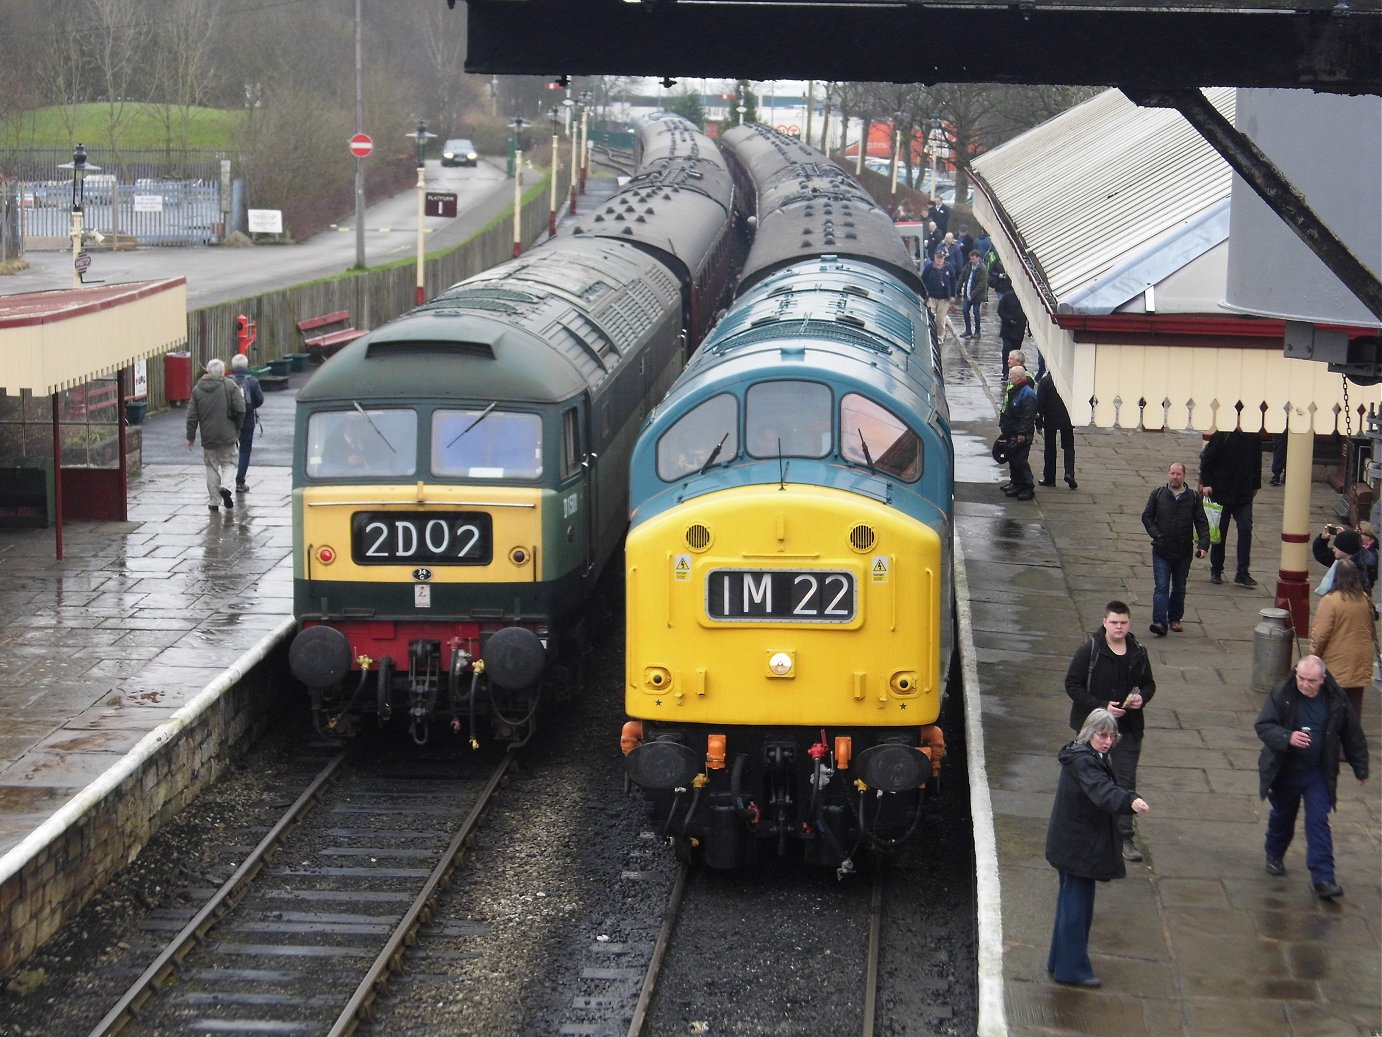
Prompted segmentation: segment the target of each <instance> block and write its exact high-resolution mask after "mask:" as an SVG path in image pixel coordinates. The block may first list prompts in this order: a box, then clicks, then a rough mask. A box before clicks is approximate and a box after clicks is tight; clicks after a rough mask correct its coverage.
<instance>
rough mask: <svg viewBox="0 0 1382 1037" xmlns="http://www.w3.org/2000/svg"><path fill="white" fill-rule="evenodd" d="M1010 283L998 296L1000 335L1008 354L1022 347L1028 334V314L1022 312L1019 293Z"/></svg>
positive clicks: (1005, 353)
mask: <svg viewBox="0 0 1382 1037" xmlns="http://www.w3.org/2000/svg"><path fill="white" fill-rule="evenodd" d="M1005 284H1007V285H1009V286H1008V287H1004V288H1002V289H1000V292H1001V294H1000V295H999V296H998V337H999V338H1000V339H1001V340H1002V342H1003V346H1002V352H1003V355H1004V356H1007V355H1008V354H1009V353H1011V352H1012V351H1013V350H1014V349H1021V348H1022V340H1023V339H1024V338H1025V337H1026V335H1027V315H1026V314H1025V313H1023V312H1022V303H1021V301H1020V300H1019V299H1018V298H1017V293H1016V292H1014V291H1013V290H1012V288H1011V287H1010V282H1005Z"/></svg>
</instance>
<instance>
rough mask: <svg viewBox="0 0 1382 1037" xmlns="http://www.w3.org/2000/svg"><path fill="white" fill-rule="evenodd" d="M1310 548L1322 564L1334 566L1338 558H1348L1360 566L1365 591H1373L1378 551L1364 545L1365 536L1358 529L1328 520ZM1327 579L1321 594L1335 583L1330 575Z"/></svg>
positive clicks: (1359, 570) (1322, 585) (1369, 592)
mask: <svg viewBox="0 0 1382 1037" xmlns="http://www.w3.org/2000/svg"><path fill="white" fill-rule="evenodd" d="M1331 538H1332V541H1331ZM1310 550H1311V551H1312V553H1313V554H1314V555H1315V561H1317V562H1319V563H1320V564H1321V565H1328V566H1333V565H1334V562H1335V561H1336V560H1338V559H1340V558H1347V559H1348V560H1349V561H1350V562H1352V563H1353V564H1354V565H1356V566H1357V567H1358V576H1359V578H1360V579H1361V580H1362V581H1363V592H1364V593H1365V594H1371V593H1372V574H1373V573H1375V572H1377V552H1376V551H1371V550H1369V549H1368V548H1367V547H1365V546H1364V545H1363V538H1362V537H1361V536H1360V535H1359V534H1358V531H1357V530H1355V529H1349V528H1348V527H1347V526H1336V525H1334V524H1333V523H1332V522H1326V523H1325V525H1324V528H1323V529H1322V530H1320V535H1319V536H1317V537H1315V539H1314V541H1313V542H1312V543H1311V545H1310ZM1325 580H1326V583H1327V584H1328V585H1325V584H1321V590H1320V591H1319V593H1321V594H1324V593H1327V592H1328V591H1329V587H1330V586H1332V585H1333V580H1332V579H1330V577H1329V576H1328V575H1326V577H1325Z"/></svg>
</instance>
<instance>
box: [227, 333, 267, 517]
mask: <svg viewBox="0 0 1382 1037" xmlns="http://www.w3.org/2000/svg"><path fill="white" fill-rule="evenodd" d="M230 367H231V377H232V378H234V379H235V384H236V385H238V386H239V387H240V394H241V395H242V396H244V397H245V420H244V421H243V422H242V423H241V425H240V462H239V465H238V466H237V468H236V469H235V492H236V493H244V492H245V491H246V490H248V489H249V484H248V483H247V482H245V475H246V473H248V472H249V470H250V451H252V450H253V449H254V423H255V415H256V412H257V411H258V410H259V408H260V407H262V406H264V390H263V389H262V388H260V386H259V379H258V378H256V377H254V375H252V374H250V362H249V358H248V357H246V356H245V355H244V354H243V353H236V354H235V355H234V356H233V357H231V358H230Z"/></svg>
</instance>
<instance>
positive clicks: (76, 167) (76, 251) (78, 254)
mask: <svg viewBox="0 0 1382 1037" xmlns="http://www.w3.org/2000/svg"><path fill="white" fill-rule="evenodd" d="M58 168H59V169H70V170H72V287H73V288H80V287H81V286H82V272H83V271H84V270H86V268H87V266H88V265H89V264H90V258H89V257H88V256H87V255H86V253H85V252H83V251H82V192H83V181H84V180H85V179H86V174H87V173H88V172H96V171H98V170H100V168H101V167H100V166H92V165H88V164H87V161H86V145H85V144H81V143H78V145H77V146H76V148H74V149H73V151H72V161H71V162H64V163H63V164H62V165H60V166H59V167H58Z"/></svg>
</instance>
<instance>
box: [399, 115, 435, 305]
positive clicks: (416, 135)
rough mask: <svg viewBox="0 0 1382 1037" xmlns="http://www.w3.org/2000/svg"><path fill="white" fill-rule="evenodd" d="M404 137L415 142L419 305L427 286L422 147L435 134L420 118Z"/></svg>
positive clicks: (425, 170) (424, 169) (424, 299)
mask: <svg viewBox="0 0 1382 1037" xmlns="http://www.w3.org/2000/svg"><path fill="white" fill-rule="evenodd" d="M404 136H405V137H412V138H413V142H414V143H415V144H417V291H416V292H415V293H414V297H413V302H414V305H417V306H421V305H422V304H423V303H424V302H426V301H427V286H426V279H425V276H424V275H425V269H426V267H425V259H424V254H423V248H422V216H423V212H424V210H425V208H426V205H425V203H426V196H427V166H426V164H425V163H424V162H423V158H422V149H423V148H425V147H427V142H428V141H429V140H431V139H432V138H433V137H435V136H436V134H435V133H428V132H427V123H425V122H423V121H422V120H421V119H419V120H418V121H417V129H416V130H414V131H413V132H412V133H406V134H404Z"/></svg>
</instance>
